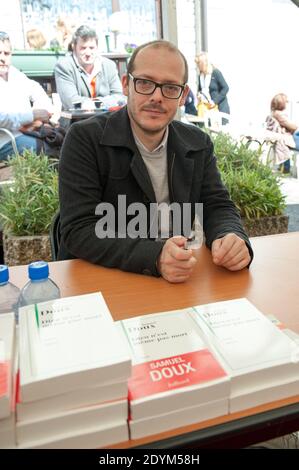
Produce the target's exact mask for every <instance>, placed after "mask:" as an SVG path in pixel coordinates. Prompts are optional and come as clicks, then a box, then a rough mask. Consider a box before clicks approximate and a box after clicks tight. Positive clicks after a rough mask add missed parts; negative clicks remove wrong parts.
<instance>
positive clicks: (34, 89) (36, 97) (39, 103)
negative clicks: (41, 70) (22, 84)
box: [27, 78, 53, 112]
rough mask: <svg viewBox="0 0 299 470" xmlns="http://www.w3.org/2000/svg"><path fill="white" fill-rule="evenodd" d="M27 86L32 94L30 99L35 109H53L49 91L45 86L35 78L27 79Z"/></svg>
mask: <svg viewBox="0 0 299 470" xmlns="http://www.w3.org/2000/svg"><path fill="white" fill-rule="evenodd" d="M27 80H28V81H27V86H28V91H29V96H30V101H31V102H32V106H33V108H35V109H46V110H47V111H49V112H51V111H53V105H52V103H51V100H50V98H49V97H48V95H47V93H46V92H45V90H44V89H43V87H42V86H41V85H40V84H39V83H37V82H36V81H35V80H31V79H29V78H28V79H27Z"/></svg>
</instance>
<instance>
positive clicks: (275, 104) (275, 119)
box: [266, 93, 299, 173]
mask: <svg viewBox="0 0 299 470" xmlns="http://www.w3.org/2000/svg"><path fill="white" fill-rule="evenodd" d="M288 102H289V100H288V97H287V95H286V94H285V93H278V94H277V95H275V96H274V97H273V98H272V100H271V104H270V108H271V114H270V115H269V116H268V117H267V118H266V125H267V129H268V130H269V131H272V132H278V133H279V134H283V137H282V139H281V140H279V141H278V142H277V143H276V144H275V157H276V160H277V162H278V163H283V167H282V168H281V169H282V170H283V172H284V173H289V172H290V156H291V149H296V150H299V145H297V146H296V143H295V140H294V137H293V134H294V133H295V132H296V131H298V128H299V125H298V124H297V123H295V122H292V121H290V119H289V117H288V114H287V104H288Z"/></svg>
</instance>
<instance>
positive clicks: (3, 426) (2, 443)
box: [0, 313, 18, 449]
mask: <svg viewBox="0 0 299 470" xmlns="http://www.w3.org/2000/svg"><path fill="white" fill-rule="evenodd" d="M16 344H17V342H16V339H15V320H14V314H13V313H4V314H1V315H0V449H5V448H14V447H15V445H16V440H15V397H16V393H15V390H16V371H17V358H18V354H17V352H16V350H15V348H16Z"/></svg>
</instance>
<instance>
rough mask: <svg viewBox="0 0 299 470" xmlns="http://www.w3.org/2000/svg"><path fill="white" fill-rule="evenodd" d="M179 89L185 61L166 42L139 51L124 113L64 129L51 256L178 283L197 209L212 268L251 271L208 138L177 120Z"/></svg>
mask: <svg viewBox="0 0 299 470" xmlns="http://www.w3.org/2000/svg"><path fill="white" fill-rule="evenodd" d="M187 82H188V65H187V62H186V59H185V57H184V55H183V54H182V53H181V52H180V51H179V49H178V48H177V47H176V46H175V45H174V44H172V43H170V42H168V41H164V40H157V41H152V42H149V43H146V44H143V45H142V46H139V47H138V48H137V49H135V51H134V53H133V54H132V56H131V59H130V61H129V64H128V69H127V74H126V75H124V76H123V77H122V86H123V93H124V95H125V96H126V97H127V106H125V107H124V108H122V109H121V110H119V111H117V112H114V113H112V114H109V113H107V114H104V115H101V116H96V117H94V118H91V119H89V120H86V121H81V122H78V123H75V124H73V125H72V126H71V128H70V130H69V132H68V134H67V137H66V140H65V142H64V146H63V149H62V155H61V160H60V170H59V178H60V211H61V212H60V217H61V243H60V249H59V254H58V256H59V259H68V258H83V259H86V260H88V261H90V262H93V263H97V264H100V265H103V266H107V267H117V268H119V269H122V270H125V271H132V272H136V273H140V274H148V275H152V276H162V277H163V278H164V279H166V280H167V281H169V282H173V283H177V282H184V281H186V280H187V279H188V278H189V277H190V275H191V273H192V271H193V268H194V266H195V264H196V262H197V259H196V256H194V254H193V252H192V250H191V249H186V242H187V238H188V237H189V234H188V232H187V229H186V230H185V229H184V228H183V226H184V224H185V222H187V219H188V218H189V219H190V221H191V223H192V220H194V218H195V211H196V208H195V206H196V204H202V205H203V218H202V224H203V229H204V232H205V237H206V244H207V246H208V247H209V248H211V251H212V259H213V261H214V263H215V264H217V265H218V266H224V267H226V268H227V269H229V270H231V271H236V270H240V269H243V268H245V267H247V266H248V265H249V264H250V262H251V259H252V256H253V252H252V249H251V246H250V242H249V240H248V238H247V235H246V233H245V232H244V230H243V228H242V224H241V221H240V217H239V214H238V211H237V210H236V208H235V206H234V204H233V202H232V201H231V200H230V198H229V194H228V192H227V190H226V188H225V187H224V185H223V184H222V182H221V178H220V174H219V172H218V169H217V166H216V158H215V156H214V153H213V144H212V142H211V140H210V138H209V137H208V135H207V134H205V133H204V132H202V131H201V130H200V129H198V128H197V127H195V126H191V125H188V124H183V123H181V122H179V121H176V120H175V116H176V113H177V111H178V109H179V107H180V106H183V105H184V103H185V99H186V96H187V94H188V91H189V87H188V85H187ZM175 204H176V205H175ZM157 205H158V206H159V209H160V208H161V211H159V213H158V218H157V211H156V210H155V209H157ZM174 208H176V209H178V210H177V211H176V213H175V210H172V209H174ZM180 209H182V212H181V213H180ZM183 209H184V210H185V209H186V210H187V212H184V211H183ZM188 210H190V211H189V213H188ZM196 214H197V212H196ZM180 215H181V220H179V223H178V219H179V218H180ZM157 219H158V221H157ZM156 223H157V225H155V224H156ZM187 225H188V224H187ZM153 226H155V227H156V228H157V230H156V231H155V230H153Z"/></svg>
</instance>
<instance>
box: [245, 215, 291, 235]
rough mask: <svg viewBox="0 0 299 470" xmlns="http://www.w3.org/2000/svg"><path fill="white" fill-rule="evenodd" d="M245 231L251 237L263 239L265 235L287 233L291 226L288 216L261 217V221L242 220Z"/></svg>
mask: <svg viewBox="0 0 299 470" xmlns="http://www.w3.org/2000/svg"><path fill="white" fill-rule="evenodd" d="M242 222H243V226H244V229H245V231H246V233H247V235H248V236H249V237H261V236H263V235H275V234H277V233H287V232H288V225H289V216H288V215H275V216H272V217H261V218H260V219H254V220H248V219H242Z"/></svg>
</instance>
